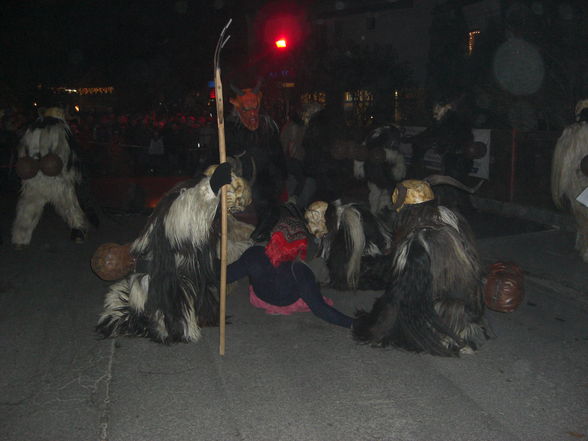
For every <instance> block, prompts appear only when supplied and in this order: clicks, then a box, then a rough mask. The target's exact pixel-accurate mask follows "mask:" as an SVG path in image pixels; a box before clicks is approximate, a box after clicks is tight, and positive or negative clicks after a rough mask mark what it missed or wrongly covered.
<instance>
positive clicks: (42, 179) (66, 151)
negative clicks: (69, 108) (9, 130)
mask: <svg viewBox="0 0 588 441" xmlns="http://www.w3.org/2000/svg"><path fill="white" fill-rule="evenodd" d="M72 144H73V138H72V133H71V130H70V127H69V125H68V124H67V122H66V121H65V117H64V112H63V110H61V109H59V108H55V107H52V108H49V109H47V110H46V111H45V112H44V113H43V115H42V116H41V117H39V118H38V119H37V120H36V121H35V122H34V123H33V124H32V126H31V127H30V128H28V129H27V131H26V132H25V134H24V135H23V137H22V139H21V141H20V144H19V146H18V158H19V161H20V164H23V163H24V162H25V161H30V164H35V163H36V164H37V167H39V166H38V164H41V167H40V169H39V170H38V171H37V172H36V174H34V171H33V172H32V173H31V174H33V176H32V177H29V176H26V177H25V176H23V177H22V184H21V190H20V196H19V199H18V202H17V205H16V217H15V219H14V223H13V226H12V243H13V245H14V246H15V247H17V248H21V247H24V246H26V245H28V244H29V243H30V242H31V237H32V235H33V231H34V230H35V228H36V227H37V224H38V223H39V220H40V219H41V215H42V214H43V209H44V207H45V205H46V204H48V203H50V204H52V205H53V206H54V207H55V210H56V212H57V213H58V214H59V215H60V216H61V217H62V218H63V219H64V220H65V222H67V224H68V226H69V227H70V228H71V230H72V239H73V240H76V241H83V239H84V236H85V233H86V231H87V229H88V221H87V219H86V216H85V214H84V212H83V210H82V208H81V206H80V203H79V201H78V197H77V194H76V185H77V184H79V183H80V182H81V178H82V176H81V172H80V167H79V161H78V157H77V155H76V154H75V152H74V150H73V149H72ZM52 154H53V155H57V157H58V158H59V159H56V158H55V156H53V155H52ZM49 157H53V158H55V159H56V161H57V162H59V160H60V161H61V170H59V168H56V169H54V170H51V171H48V170H44V168H43V166H42V165H43V160H44V159H46V158H49ZM20 164H19V163H17V171H18V167H19V165H20ZM56 172H57V173H56Z"/></svg>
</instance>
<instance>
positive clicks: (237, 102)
mask: <svg viewBox="0 0 588 441" xmlns="http://www.w3.org/2000/svg"><path fill="white" fill-rule="evenodd" d="M260 86H261V82H260V81H258V82H257V84H256V86H255V87H254V88H253V89H250V88H248V89H239V88H238V87H236V86H235V85H233V84H231V89H232V90H233V92H234V93H235V97H234V98H230V99H229V101H230V103H231V104H232V105H233V106H234V107H235V110H236V111H237V114H238V115H239V119H240V120H241V122H242V123H243V125H244V126H245V127H247V128H248V129H249V130H251V131H255V130H257V128H258V127H259V108H260V106H261V97H262V96H263V93H262V92H261V91H260V90H259V88H260Z"/></svg>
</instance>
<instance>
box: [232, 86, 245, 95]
mask: <svg viewBox="0 0 588 441" xmlns="http://www.w3.org/2000/svg"><path fill="white" fill-rule="evenodd" d="M230 86H231V90H232V91H233V92H234V93H235V95H239V96H243V95H245V92H243V91H242V90H241V89H239V88H238V87H237V86H235V85H234V84H233V83H231V84H230Z"/></svg>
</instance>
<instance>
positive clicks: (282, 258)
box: [227, 217, 353, 328]
mask: <svg viewBox="0 0 588 441" xmlns="http://www.w3.org/2000/svg"><path fill="white" fill-rule="evenodd" d="M312 243H313V241H312V238H309V237H308V235H307V233H306V228H305V225H304V223H303V222H302V220H299V219H297V218H295V217H285V218H282V219H281V220H280V221H279V222H278V223H277V224H276V226H275V227H274V228H273V230H272V232H271V236H270V240H269V242H268V244H267V245H266V246H265V247H264V246H261V245H255V246H253V247H251V248H249V249H248V250H247V251H245V252H244V253H243V255H242V256H241V257H240V258H239V259H238V260H237V261H235V262H234V263H232V264H230V265H229V266H228V267H227V282H229V283H232V282H235V281H237V280H239V279H242V278H243V277H245V276H249V283H250V287H249V300H250V302H251V304H252V305H253V306H255V307H258V308H262V309H265V311H266V312H267V313H268V314H283V315H288V314H291V313H293V312H303V311H311V312H312V313H313V314H314V315H316V316H317V317H319V318H321V319H323V320H325V321H327V322H329V323H331V324H334V325H338V326H342V327H344V328H351V324H352V322H353V319H352V318H351V317H348V316H347V315H345V314H343V313H341V312H340V311H338V310H337V309H335V308H333V306H332V303H333V302H332V300H330V299H328V298H326V297H323V296H322V295H321V291H320V287H319V284H318V283H317V281H316V279H315V276H314V274H313V272H312V270H311V269H310V268H309V266H308V265H307V264H306V263H305V262H304V260H305V259H311V258H312V257H313V256H314V255H313V253H312V252H311V251H310V250H309V249H308V248H309V247H308V245H309V244H312Z"/></svg>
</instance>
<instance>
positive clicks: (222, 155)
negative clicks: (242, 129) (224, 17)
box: [214, 19, 233, 355]
mask: <svg viewBox="0 0 588 441" xmlns="http://www.w3.org/2000/svg"><path fill="white" fill-rule="evenodd" d="M232 21H233V20H232V19H230V20H229V21H228V22H227V24H226V25H225V27H224V28H223V30H222V31H221V33H220V37H219V39H218V42H217V44H216V49H215V51H214V91H215V97H216V121H217V124H218V156H219V162H220V163H221V164H222V163H223V162H226V161H227V153H226V146H225V120H224V115H223V84H222V82H221V70H220V65H219V62H220V52H221V50H222V48H223V47H224V46H225V44H226V43H227V41H228V40H229V38H230V37H231V36H230V35H229V36H227V37H226V38H225V32H226V31H227V29H228V28H229V26H230V25H231V22H232ZM220 255H221V256H220V257H221V258H220V261H221V265H220V289H219V297H220V313H219V314H220V317H219V328H220V339H219V340H220V342H219V348H218V352H219V354H220V355H225V317H226V309H227V189H226V186H224V185H223V187H222V188H221V246H220Z"/></svg>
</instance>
